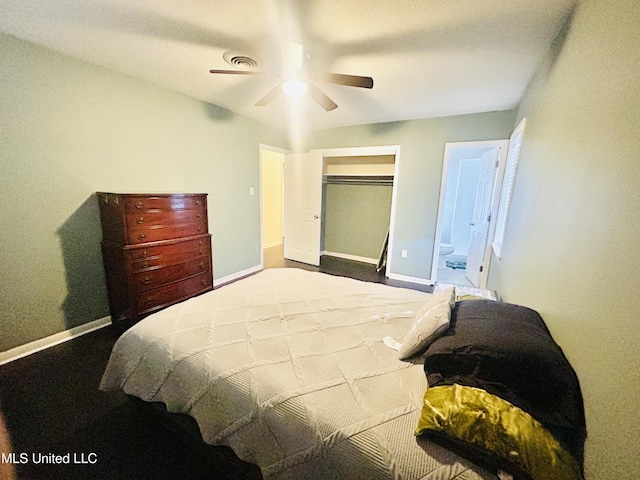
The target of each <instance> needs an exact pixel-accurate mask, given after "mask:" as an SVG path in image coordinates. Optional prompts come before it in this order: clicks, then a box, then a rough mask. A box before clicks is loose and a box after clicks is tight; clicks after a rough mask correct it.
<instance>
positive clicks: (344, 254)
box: [320, 250, 378, 265]
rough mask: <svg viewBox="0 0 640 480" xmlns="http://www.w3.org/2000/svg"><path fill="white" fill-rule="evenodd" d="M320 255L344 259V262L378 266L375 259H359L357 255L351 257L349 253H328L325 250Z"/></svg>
mask: <svg viewBox="0 0 640 480" xmlns="http://www.w3.org/2000/svg"><path fill="white" fill-rule="evenodd" d="M320 254H321V255H328V256H329V257H337V258H344V259H345V260H354V261H356V262H362V263H372V264H373V265H377V264H378V259H377V258H369V257H361V256H359V255H351V254H349V253H338V252H329V251H327V250H323V251H322V252H320Z"/></svg>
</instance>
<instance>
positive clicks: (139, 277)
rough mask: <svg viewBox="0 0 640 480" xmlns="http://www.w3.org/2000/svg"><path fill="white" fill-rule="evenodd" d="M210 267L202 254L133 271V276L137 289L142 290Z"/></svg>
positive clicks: (177, 279) (206, 270) (205, 270)
mask: <svg viewBox="0 0 640 480" xmlns="http://www.w3.org/2000/svg"><path fill="white" fill-rule="evenodd" d="M210 269H211V268H210V265H209V259H208V258H207V257H205V256H202V257H196V258H192V259H191V260H187V261H185V262H180V263H174V264H170V265H163V266H159V267H154V268H149V269H147V270H142V271H139V272H136V273H134V274H133V278H134V283H135V285H136V287H137V289H138V291H143V290H149V289H151V288H156V287H159V286H161V285H166V284H168V283H172V282H177V281H179V280H183V279H185V278H187V277H193V276H194V275H198V274H200V273H204V272H208V271H209V270H210Z"/></svg>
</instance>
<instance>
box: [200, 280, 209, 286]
mask: <svg viewBox="0 0 640 480" xmlns="http://www.w3.org/2000/svg"><path fill="white" fill-rule="evenodd" d="M200 285H202V286H203V287H204V286H206V285H209V282H208V281H207V280H204V279H203V280H200Z"/></svg>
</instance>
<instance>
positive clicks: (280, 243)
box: [262, 240, 282, 249]
mask: <svg viewBox="0 0 640 480" xmlns="http://www.w3.org/2000/svg"><path fill="white" fill-rule="evenodd" d="M279 245H282V240H280V241H279V242H271V243H267V244H265V245H263V246H262V248H263V249H265V248H271V247H277V246H279Z"/></svg>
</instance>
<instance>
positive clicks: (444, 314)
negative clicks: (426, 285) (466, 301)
mask: <svg viewBox="0 0 640 480" xmlns="http://www.w3.org/2000/svg"><path fill="white" fill-rule="evenodd" d="M454 298H455V288H454V287H451V288H448V289H446V290H442V291H441V292H438V293H435V294H433V295H432V296H431V298H430V299H429V300H428V301H427V302H426V303H425V304H424V305H423V307H422V308H421V309H420V310H419V311H418V313H417V314H416V316H415V319H414V321H413V325H412V326H411V328H410V329H409V331H408V332H407V334H406V335H405V336H404V339H403V340H402V344H401V345H400V350H399V357H400V360H407V359H408V358H410V357H413V356H414V355H417V354H419V353H422V352H423V351H424V349H425V348H427V346H428V345H429V344H430V343H431V342H433V341H434V340H435V339H436V338H438V337H439V336H440V335H442V334H443V333H444V332H445V331H446V330H447V328H449V320H450V319H451V308H453V306H454V304H455V299H454Z"/></svg>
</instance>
